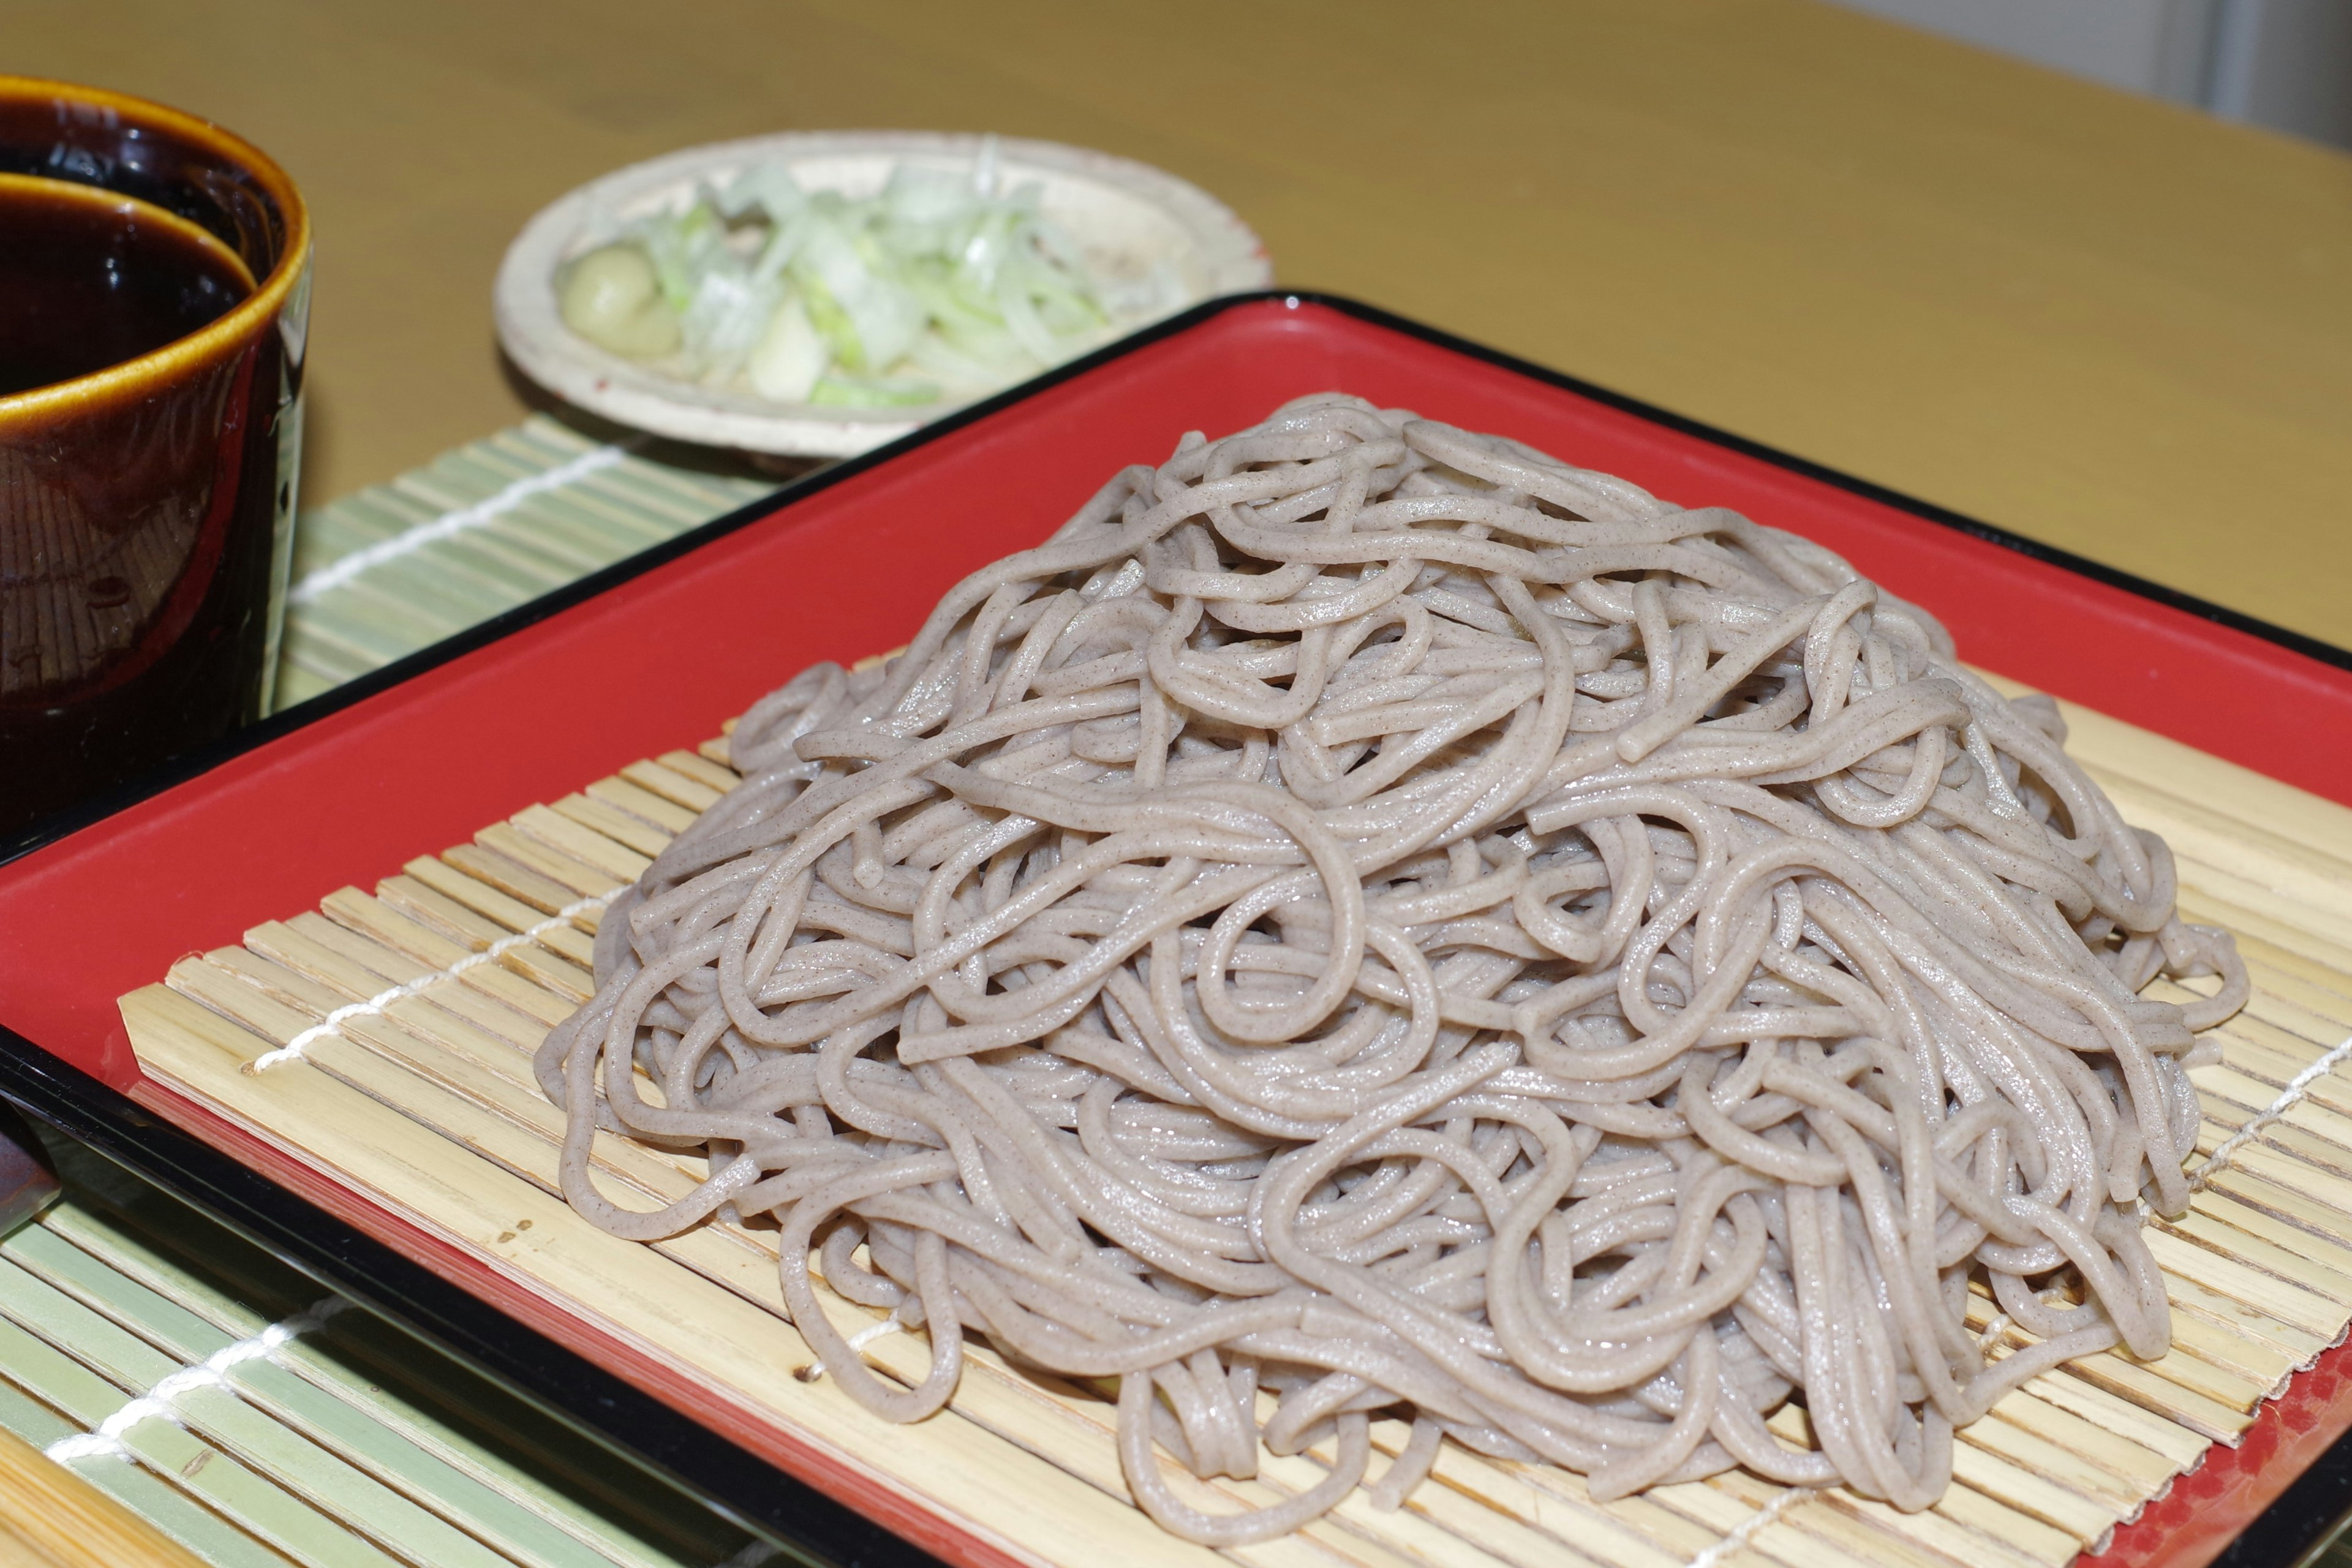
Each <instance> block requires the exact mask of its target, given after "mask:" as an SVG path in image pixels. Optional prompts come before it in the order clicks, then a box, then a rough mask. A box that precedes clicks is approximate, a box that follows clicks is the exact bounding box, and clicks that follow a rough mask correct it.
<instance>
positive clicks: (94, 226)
mask: <svg viewBox="0 0 2352 1568" xmlns="http://www.w3.org/2000/svg"><path fill="white" fill-rule="evenodd" d="M252 292H253V280H252V279H251V278H250V277H248V276H247V272H246V269H245V267H244V264H243V263H241V262H240V261H238V260H237V259H236V256H235V255H234V254H233V253H232V252H231V251H229V250H228V248H227V247H225V246H223V245H221V244H220V243H219V242H218V241H216V240H214V239H212V238H211V237H209V236H204V235H202V234H201V233H200V231H198V230H197V229H195V227H194V226H193V225H190V224H188V223H186V222H184V221H183V220H179V219H174V218H173V217H172V216H170V215H168V214H165V213H163V212H162V211H160V210H159V209H157V208H155V207H152V206H149V205H147V204H146V203H144V202H141V201H135V200H133V199H131V198H130V197H128V196H121V195H110V194H108V193H103V192H97V191H93V190H91V189H90V188H89V187H88V186H84V185H73V184H64V183H62V182H59V181H53V180H39V179H5V180H0V397H8V396H12V395H16V394H17V393H20V392H30V391H32V390H33V389H34V388H36V387H42V386H50V385H54V384H57V383H58V382H61V381H71V380H73V379H74V378H75V377H77V376H83V375H88V374H91V373H92V372H93V371H100V370H104V369H106V368H108V367H109V366H110V365H117V364H121V363H123V362H124V361H125V360H131V359H136V358H138V357H139V356H140V355H141V354H143V353H152V351H154V350H156V349H160V348H162V347H163V345H165V344H166V343H171V342H177V341H178V340H180V339H181V338H184V337H186V336H187V335H188V334H189V333H191V332H194V331H198V330H199V329H201V328H203V327H205V326H207V325H209V324H211V323H212V322H214V321H218V320H219V319H220V318H221V317H222V316H224V315H226V313H227V312H228V311H229V310H230V309H231V308H232V307H234V306H235V305H236V303H237V302H238V301H239V300H243V299H244V298H246V296H247V295H248V294H250V293H252Z"/></svg>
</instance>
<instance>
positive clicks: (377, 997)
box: [244, 893, 613, 1073]
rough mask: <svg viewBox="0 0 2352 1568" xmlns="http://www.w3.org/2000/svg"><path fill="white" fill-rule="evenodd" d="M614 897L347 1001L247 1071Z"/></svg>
mask: <svg viewBox="0 0 2352 1568" xmlns="http://www.w3.org/2000/svg"><path fill="white" fill-rule="evenodd" d="M612 900H613V895H612V894H611V893H599V894H597V895H596V896H595V897H594V898H592V899H580V900H575V901H573V902H572V903H568V904H566V905H564V906H563V907H562V909H560V910H556V911H555V912H554V913H553V914H551V915H550V916H548V917H547V919H545V920H543V921H540V922H539V923H538V924H537V925H534V926H528V927H526V928H524V929H523V930H521V931H517V932H515V933H514V934H513V935H512V936H502V937H500V938H499V940H498V941H496V942H492V943H490V945H489V946H488V947H486V948H484V949H482V951H481V952H469V953H467V955H466V956H465V957H463V958H461V959H459V960H458V961H457V963H453V964H451V965H450V966H449V967H448V968H446V969H436V970H435V971H434V972H433V973H430V974H427V975H424V976H422V977H420V978H418V979H415V980H412V981H410V982H408V983H407V984H404V985H394V986H392V987H391V988H390V989H388V990H383V991H379V992H377V993H376V994H374V995H373V996H371V997H369V998H368V999H367V1000H366V1001H364V1002H347V1003H345V1004H344V1005H341V1006H340V1007H338V1008H336V1009H335V1010H334V1011H333V1012H331V1013H330V1014H328V1015H327V1016H325V1017H323V1018H321V1019H320V1020H319V1021H318V1022H317V1023H315V1024H313V1025H311V1026H310V1027H309V1028H307V1029H305V1030H303V1031H302V1032H301V1033H300V1034H299V1035H297V1036H295V1037H293V1038H292V1039H290V1040H289V1041H287V1042H286V1043H285V1044H284V1045H282V1046H280V1047H278V1048H277V1049H276V1050H274V1051H264V1052H262V1053H261V1054H260V1055H259V1056H257V1057H256V1058H253V1059H252V1060H251V1061H249V1062H247V1063H246V1064H245V1068H244V1070H245V1071H246V1072H247V1073H257V1072H266V1071H268V1069H269V1068H274V1067H276V1066H278V1064H279V1063H280V1062H294V1061H300V1060H301V1059H302V1053H303V1052H304V1051H306V1050H308V1049H310V1042H311V1041H313V1040H319V1039H323V1038H325V1037H327V1036H329V1035H333V1034H340V1033H341V1032H342V1027H343V1024H344V1021H345V1020H347V1019H351V1018H363V1017H367V1016H370V1015H373V1014H376V1013H381V1012H383V1010H384V1009H385V1008H386V1007H389V1006H391V1005H393V1004H394V1002H399V1001H403V1000H404V999H406V998H408V997H411V996H420V995H423V994H425V992H426V991H428V990H430V989H431V988H432V987H434V986H436V985H438V984H441V983H442V982H443V981H445V980H454V979H456V978H457V976H458V975H460V974H463V973H466V971H467V970H468V969H471V968H473V967H474V966H475V965H476V964H479V963H496V962H497V961H498V960H499V957H500V956H501V955H502V954H505V953H508V952H513V951H514V950H515V949H516V948H518V947H520V946H522V945H523V943H525V942H536V941H538V940H539V939H540V938H541V937H542V936H545V935H546V934H547V933H548V932H549V931H555V930H557V929H559V928H561V927H562V926H567V925H570V924H571V923H572V921H573V920H574V919H575V918H576V917H578V916H581V915H584V914H586V913H587V912H588V911H589V910H601V909H603V908H604V906H605V905H606V904H608V903H610V902H612Z"/></svg>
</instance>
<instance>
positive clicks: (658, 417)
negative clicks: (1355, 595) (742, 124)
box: [496, 131, 1274, 458]
mask: <svg viewBox="0 0 2352 1568" xmlns="http://www.w3.org/2000/svg"><path fill="white" fill-rule="evenodd" d="M981 144H982V138H981V137H979V136H971V135H947V134H942V133H940V132H923V131H819V132H785V133H783V134H781V135H774V136H753V137H749V138H746V139H745V140H743V141H740V142H714V143H712V144H710V145H709V146H706V147H689V148H688V149H687V150H685V151H684V152H680V153H669V154H667V156H665V157H660V158H655V159H652V160H651V161H649V162H646V163H635V164H632V165H631V166H629V167H628V168H625V169H620V170H616V171H614V173H612V174H606V175H604V177H603V178H602V179H599V180H595V181H593V182H591V183H590V184H585V185H583V186H581V187H580V188H579V189H578V190H576V191H573V192H572V194H571V195H567V196H565V197H563V198H562V200H561V201H558V202H556V203H555V204H554V205H552V206H550V207H548V208H547V209H546V210H545V211H543V212H541V214H540V215H539V216H537V217H534V218H532V219H531V220H530V223H529V224H528V225H526V226H524V228H523V231H522V233H521V234H520V236H518V237H516V239H515V242H514V244H513V245H511V246H510V247H508V249H507V255H506V260H505V261H504V263H502V264H501V265H500V267H499V281H498V289H497V294H496V300H497V310H498V330H499V342H500V343H501V344H502V345H503V346H504V347H505V349H506V352H507V354H508V356H509V358H511V359H512V360H513V361H514V363H515V364H516V365H517V366H518V367H519V368H520V369H521V370H522V372H523V373H524V374H527V375H529V376H530V378H531V379H532V380H534V381H536V382H538V383H539V384H541V385H542V386H544V387H546V388H547V389H548V390H549V391H551V392H553V393H555V394H557V395H560V396H562V397H563V398H564V399H566V400H567V401H569V402H571V403H572V404H574V405H577V406H579V407H581V408H584V409H586V410H588V411H589V412H590V413H593V414H598V415H602V416H604V417H605V418H607V419H611V420H614V421H616V422H618V423H620V424H623V425H628V426H635V428H637V429H641V430H650V431H652V432H654V433H655V434H656V435H660V436H667V437H674V438H676V439H678V440H684V441H698V442H701V443H704V444H706V445H709V446H714V447H735V448H738V449H740V450H742V451H748V452H762V453H772V454H777V455H782V456H795V457H834V458H838V457H848V456H851V455H852V454H855V453H858V452H863V451H866V450H867V449H868V448H870V447H878V446H880V445H881V444H882V443H883V442H885V441H888V440H891V439H893V438H895V437H899V436H903V435H905V434H906V433H907V432H908V431H909V430H912V429H914V428H915V427H916V426H919V425H922V424H925V423H927V422H929V420H931V419H934V418H937V417H938V416H940V415H941V414H944V413H946V412H947V411H948V410H949V409H950V408H951V407H953V406H955V405H953V404H950V403H941V404H938V405H931V406H928V407H919V408H903V407H902V408H839V407H831V406H819V405H813V404H804V403H778V402H773V401H772V400H770V399H767V398H763V397H760V396H757V395H753V394H751V393H749V392H737V391H731V390H724V389H721V388H718V387H710V386H702V385H698V384H695V383H693V382H689V381H683V380H680V379H678V378H677V377H674V376H668V375H664V374H659V373H657V372H656V371H654V370H652V369H650V368H648V367H646V366H644V365H640V364H636V363H632V362H631V361H628V360H625V359H623V358H621V357H620V356H618V355H617V354H613V353H607V352H606V351H604V350H603V349H600V348H598V347H597V346H596V345H594V344H593V343H591V342H587V341H586V340H585V339H583V338H582V337H580V336H579V335H578V334H577V333H575V332H573V331H572V330H571V329H570V328H569V327H567V326H565V325H564V324H563V318H562V314H561V312H560V311H559V310H558V309H557V305H556V291H555V275H556V269H557V268H560V267H562V265H563V264H564V263H565V262H567V261H569V260H571V259H572V258H573V257H575V256H578V255H580V254H582V253H583V252H584V251H587V250H591V249H593V248H594V247H596V246H598V245H601V244H603V243H604V242H605V241H607V240H609V239H610V238H612V237H613V234H614V229H615V228H616V227H617V226H618V225H620V224H622V223H625V222H626V221H628V220H629V219H631V218H635V217H640V216H645V215H646V214H648V213H655V212H660V211H663V210H666V209H667V210H677V209H679V208H682V207H684V206H685V205H686V204H687V203H688V202H689V201H691V200H692V198H693V195H694V193H695V191H696V190H697V189H698V187H700V186H701V185H702V184H705V183H710V184H719V185H724V184H726V182H727V181H728V180H729V179H730V178H731V177H732V176H733V175H734V174H736V172H737V171H739V170H740V169H743V168H745V167H748V166H750V165H751V164H755V163H782V164H783V165H784V166H785V167H786V168H788V169H790V170H791V171H792V174H793V179H795V180H797V181H798V182H800V184H802V185H803V186H804V187H806V188H808V189H811V190H836V191H840V192H843V193H844V194H845V195H871V194H873V193H874V192H876V191H878V190H880V189H881V188H882V183H883V182H884V181H885V180H886V179H887V178H888V177H889V174H890V171H891V169H892V168H893V167H894V166H895V165H898V164H900V163H909V164H914V165H917V166H919V167H932V168H940V169H952V170H956V171H959V172H961V171H965V170H969V169H971V167H972V165H973V163H974V160H975V159H976V158H977V157H978V156H979V153H980V150H981ZM996 157H997V160H998V163H997V166H998V168H999V169H1000V170H1001V171H1002V174H1001V178H1002V180H1003V188H1007V189H1009V188H1012V187H1013V186H1015V185H1019V184H1024V183H1025V182H1028V181H1033V180H1034V181H1035V182H1037V183H1038V184H1041V185H1043V186H1044V187H1045V193H1044V207H1045V216H1047V217H1048V218H1049V219H1051V220H1052V221H1053V222H1054V223H1055V224H1057V225H1059V226H1060V227H1061V228H1062V230H1063V231H1064V232H1065V233H1066V234H1068V235H1069V236H1070V237H1072V238H1074V239H1075V240H1076V242H1077V243H1078V245H1079V246H1080V247H1081V248H1082V249H1084V251H1085V252H1086V253H1087V260H1088V261H1089V262H1090V263H1091V264H1092V266H1093V267H1094V268H1096V269H1097V270H1098V271H1099V272H1101V273H1102V274H1103V275H1105V276H1108V277H1111V278H1129V277H1137V276H1140V275H1143V274H1145V273H1148V272H1150V270H1151V269H1152V268H1155V267H1157V266H1159V265H1160V264H1161V263H1163V262H1164V263H1166V264H1168V265H1169V266H1171V268H1173V269H1174V271H1175V274H1176V276H1177V277H1178V278H1179V279H1181V280H1182V283H1183V286H1184V295H1185V297H1184V298H1183V299H1182V300H1181V301H1179V302H1178V307H1177V308H1181V306H1185V305H1192V304H1194V303H1197V302H1198V301H1200V300H1206V299H1210V298H1213V297H1214V296H1216V295H1220V294H1233V293H1239V292H1242V291H1244V290H1246V289H1263V288H1265V287H1266V286H1267V285H1268V284H1270V283H1271V282H1272V281H1273V279H1274V268H1273V266H1272V264H1271V263H1270V262H1268V261H1267V259H1266V255H1265V246H1264V245H1262V244H1260V243H1259V241H1258V237H1257V236H1256V235H1255V234H1254V233H1253V232H1251V230H1250V228H1249V226H1248V225H1246V224H1244V223H1243V222H1242V220H1241V219H1240V218H1239V217H1237V216H1234V212H1233V210H1232V209H1231V208H1229V207H1227V206H1226V205H1224V204H1223V203H1222V202H1220V201H1218V200H1217V199H1216V198H1215V197H1213V196H1212V195H1209V194H1208V193H1207V192H1206V191H1203V190H1202V189H1201V188H1200V187H1199V186H1197V185H1193V184H1188V183H1186V182H1185V181H1182V180H1180V179H1178V178H1176V176H1174V175H1173V174H1165V173H1163V172H1161V171H1160V170H1158V169H1155V168H1152V167H1151V166H1150V164H1147V163H1134V162H1132V161H1130V160H1129V159H1126V158H1115V157H1112V156H1111V155H1110V154H1109V153H1094V152H1088V151H1087V150H1086V149H1085V148H1081V147H1065V146H1062V145H1060V144H1058V143H1056V142H1022V141H1015V140H1012V139H999V140H998V142H997V144H996ZM1171 313H1172V312H1171ZM1138 324H1139V325H1140V324H1141V323H1138Z"/></svg>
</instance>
